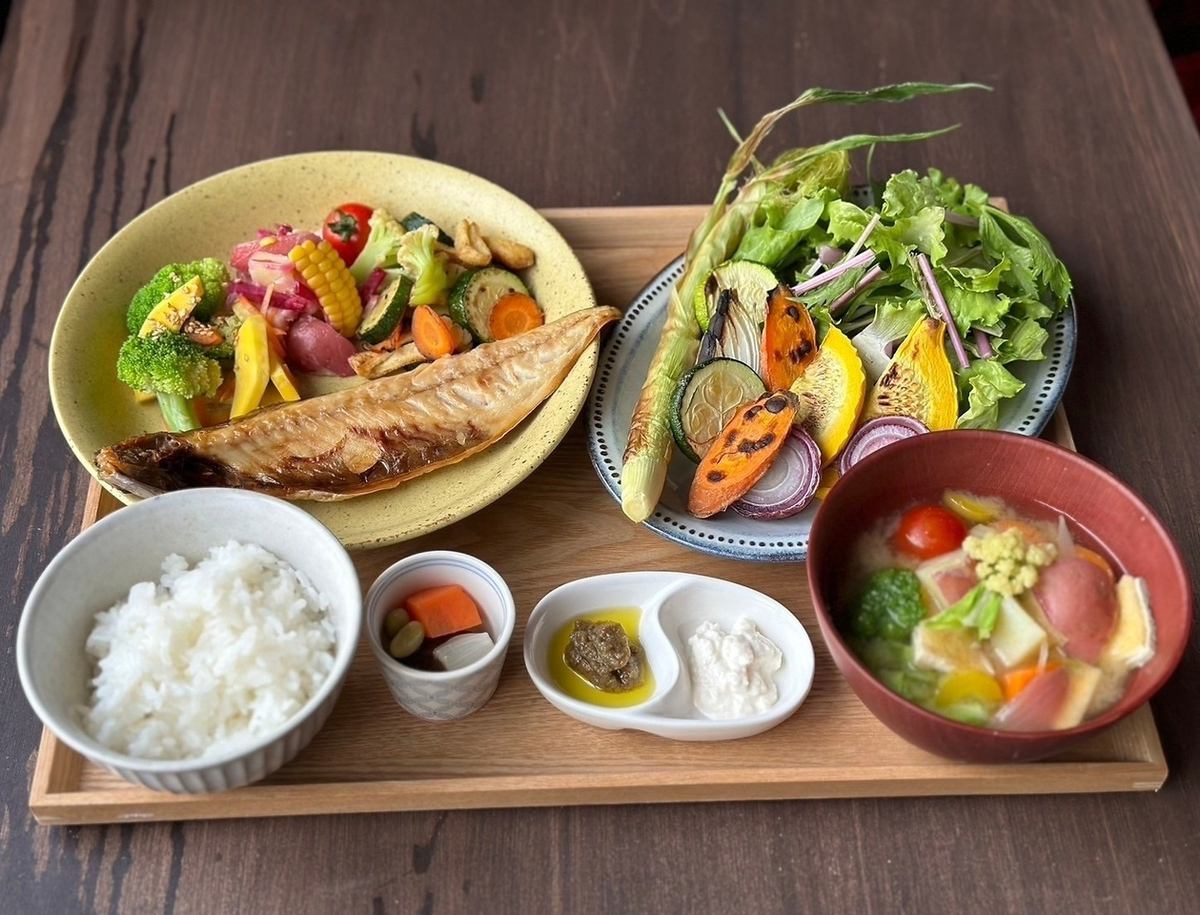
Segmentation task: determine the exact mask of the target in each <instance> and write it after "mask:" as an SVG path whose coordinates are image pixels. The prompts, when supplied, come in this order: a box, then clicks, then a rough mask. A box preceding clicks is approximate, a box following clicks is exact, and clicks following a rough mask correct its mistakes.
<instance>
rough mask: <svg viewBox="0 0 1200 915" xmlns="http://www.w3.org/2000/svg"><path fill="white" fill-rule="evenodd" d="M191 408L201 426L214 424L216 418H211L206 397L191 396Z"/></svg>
mask: <svg viewBox="0 0 1200 915" xmlns="http://www.w3.org/2000/svg"><path fill="white" fill-rule="evenodd" d="M192 409H193V410H195V411H196V419H198V420H200V425H201V426H214V425H216V420H214V419H213V417H212V415H211V414H210V413H209V410H208V398H207V397H193V398H192Z"/></svg>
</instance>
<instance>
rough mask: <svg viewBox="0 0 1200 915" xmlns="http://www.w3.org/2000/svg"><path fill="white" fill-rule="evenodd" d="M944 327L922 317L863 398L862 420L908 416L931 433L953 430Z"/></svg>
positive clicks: (954, 408)
mask: <svg viewBox="0 0 1200 915" xmlns="http://www.w3.org/2000/svg"><path fill="white" fill-rule="evenodd" d="M945 341H946V325H945V324H944V323H943V322H941V321H939V320H937V319H936V318H928V317H927V318H922V319H921V320H920V321H918V322H917V323H916V324H914V325H913V327H912V330H910V331H909V332H908V336H907V337H905V338H904V342H903V343H901V344H900V348H899V349H897V350H896V355H894V356H892V361H891V362H889V363H888V367H887V368H886V369H884V371H883V374H882V375H880V376H879V380H878V381H876V382H875V386H874V387H873V388H872V389H871V393H870V394H869V395H868V397H867V405H866V408H865V409H864V410H863V421H864V422H865V421H866V420H869V419H875V418H876V417H879V416H911V417H912V418H913V419H915V420H918V421H919V422H922V423H924V424H925V426H926V427H928V429H929V430H930V431H931V432H936V431H938V430H939V429H953V428H954V425H955V423H956V422H957V420H958V392H957V391H956V389H955V387H954V369H953V368H952V367H951V365H950V359H949V358H948V357H947V356H946V345H945Z"/></svg>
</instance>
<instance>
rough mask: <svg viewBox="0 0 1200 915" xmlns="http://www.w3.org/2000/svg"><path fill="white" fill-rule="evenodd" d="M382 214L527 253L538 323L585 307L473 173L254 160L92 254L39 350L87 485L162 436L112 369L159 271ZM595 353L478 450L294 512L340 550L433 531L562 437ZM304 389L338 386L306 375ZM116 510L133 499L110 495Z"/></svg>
mask: <svg viewBox="0 0 1200 915" xmlns="http://www.w3.org/2000/svg"><path fill="white" fill-rule="evenodd" d="M351 200H353V201H360V202H362V203H365V204H367V205H368V206H382V207H385V208H386V209H388V210H389V211H390V212H392V213H393V214H394V215H396V216H397V217H399V216H403V215H404V214H406V213H408V212H410V211H412V210H416V211H418V212H420V213H423V214H425V215H426V216H428V217H429V218H430V219H432V220H434V221H435V222H437V223H439V224H440V225H442V226H445V227H451V228H452V227H453V226H454V224H455V222H457V220H458V219H459V218H461V217H464V216H466V217H469V218H470V219H473V220H474V221H475V222H477V223H478V224H479V226H480V227H481V228H482V230H483V232H484V234H485V235H486V234H489V233H492V232H494V233H496V234H500V235H505V236H507V237H509V238H512V239H514V240H517V241H520V242H521V243H523V244H526V245H529V246H530V247H531V248H533V250H534V251H536V252H537V265H536V266H535V267H533V268H532V269H531V270H529V271H527V272H526V273H525V276H526V280H527V282H528V284H529V286H530V288H531V290H532V292H533V294H534V295H535V296H536V298H537V300H538V302H539V303H540V304H541V306H542V308H543V309H545V312H546V317H547V320H554V319H556V318H560V317H562V316H563V315H565V314H569V313H570V312H573V311H577V310H578V309H581V308H590V307H592V306H593V305H595V299H594V297H593V295H592V289H591V286H590V285H589V284H588V280H587V277H586V276H585V275H584V272H583V267H582V266H581V265H580V263H579V261H578V259H576V257H575V255H574V254H573V253H572V252H571V249H570V248H569V247H568V246H567V243H566V242H565V241H564V240H563V238H562V236H561V235H559V234H558V232H557V231H555V229H554V227H553V226H551V225H550V223H548V222H547V221H546V220H545V219H544V218H542V216H541V215H540V214H539V213H538V212H537V211H536V210H535V209H533V207H531V206H529V205H528V204H527V203H524V202H523V201H522V200H520V199H519V198H517V197H515V196H513V195H512V194H510V193H509V192H508V191H505V190H503V189H502V188H499V187H497V186H496V185H494V184H492V183H491V182H490V181H485V180H484V179H483V178H480V177H478V176H476V175H472V174H469V173H468V172H464V171H460V170H459V169H456V168H451V167H450V166H448V165H440V164H438V163H436V162H427V161H425V160H423V159H414V158H410V157H408V156H397V155H390V154H387V153H371V152H322V153H306V154H302V155H296V156H286V157H283V158H279V159H268V160H266V161H264V162H255V163H253V164H251V165H245V166H242V167H241V168H235V169H233V170H232V171H228V172H222V173H221V174H219V175H214V176H213V177H211V178H208V179H206V180H204V181H201V182H199V183H197V184H193V185H192V186H191V187H188V188H185V189H183V190H182V191H179V192H178V193H176V194H172V195H171V196H170V197H168V198H167V199H166V200H163V201H162V202H161V203H159V204H157V205H156V206H154V207H151V208H150V209H149V210H147V211H146V212H145V213H143V214H141V215H140V216H138V217H137V218H136V219H134V220H133V221H132V222H130V223H129V225H127V226H125V228H123V229H122V230H121V231H120V232H118V233H117V234H116V235H115V236H114V237H113V238H112V240H110V241H109V242H108V244H106V245H105V246H104V247H103V248H101V249H100V251H99V253H97V254H96V256H95V257H94V258H92V261H91V263H89V264H88V265H87V267H86V268H85V269H84V271H83V273H82V274H80V276H79V279H77V280H76V281H75V285H73V286H72V287H71V291H70V292H69V293H67V299H66V301H65V302H64V303H63V307H62V311H61V312H60V313H59V316H58V321H57V322H56V323H55V325H54V336H53V337H52V338H51V341H50V397H51V400H52V401H53V404H54V413H55V416H57V417H58V424H59V426H60V428H61V429H62V430H63V434H64V435H65V436H66V439H67V442H68V443H69V444H70V446H71V450H72V451H74V452H75V456H76V457H78V458H79V460H80V463H82V464H83V465H84V466H85V467H86V468H87V469H88V471H89V472H90V473H92V475H93V476H95V475H96V468H95V465H94V464H93V463H92V456H93V455H94V454H95V453H96V451H97V450H98V449H100V448H102V447H103V446H105V445H110V444H112V443H113V442H117V441H120V440H121V439H124V438H127V437H128V436H131V435H136V434H138V433H142V432H148V431H152V430H161V429H162V428H163V424H162V417H161V415H160V414H159V413H158V407H157V405H155V404H153V403H151V404H149V405H140V404H137V403H135V401H134V398H133V392H132V391H130V390H129V389H128V388H127V387H125V386H124V385H123V384H121V383H120V382H119V381H117V378H116V374H115V369H114V364H115V361H116V357H117V350H118V349H119V348H120V346H121V341H122V340H123V339H124V337H125V307H126V305H127V304H128V302H129V299H130V297H131V296H132V295H133V293H134V292H135V291H136V290H137V288H138V287H139V286H140V285H141V284H142V283H144V282H146V281H147V280H148V279H149V278H150V277H151V276H153V275H154V273H155V271H157V270H158V268H159V267H161V266H162V265H163V264H166V263H170V262H172V261H188V260H194V259H196V258H198V257H204V256H213V257H222V258H224V257H228V254H229V251H230V249H231V248H232V247H233V245H234V244H236V243H237V242H239V241H244V240H245V239H247V238H252V237H253V236H254V233H255V230H256V229H259V228H262V227H270V226H274V225H275V224H276V223H280V222H284V223H289V224H291V225H294V226H296V227H297V228H304V229H313V228H316V227H318V226H319V225H320V223H321V219H322V218H323V217H324V216H325V214H326V213H327V212H328V211H329V210H330V209H332V208H333V207H335V206H337V205H338V204H339V203H344V202H346V201H351ZM597 350H598V344H593V345H592V346H591V348H589V349H588V350H587V352H586V353H584V355H583V356H582V357H581V358H580V360H579V362H578V363H577V364H576V366H575V368H574V369H573V370H572V371H571V373H570V375H568V376H567V379H566V381H564V382H563V384H562V386H561V387H560V388H559V389H558V391H557V392H556V393H555V394H554V395H553V396H552V397H551V398H550V399H549V400H548V401H546V403H545V404H543V405H542V407H541V408H540V409H539V410H537V411H536V412H535V413H534V414H533V415H532V416H531V417H530V418H529V419H527V420H526V421H525V422H524V423H522V424H521V425H520V426H519V427H518V428H516V429H514V430H513V431H512V432H511V433H509V435H508V436H507V437H505V438H504V439H503V440H501V441H500V442H498V443H497V444H496V445H494V446H493V447H491V448H489V449H488V450H487V451H485V452H483V453H481V454H478V455H476V456H474V457H471V458H468V459H467V460H465V461H462V462H461V463H458V464H454V465H452V466H450V467H446V468H444V469H442V470H438V471H435V472H433V473H430V474H427V475H426V476H423V477H418V478H417V479H415V480H410V481H409V482H407V483H401V484H400V485H399V486H398V487H397V488H395V489H393V490H390V491H388V492H381V493H375V494H372V495H366V496H360V497H358V498H355V499H349V500H346V501H343V502H301V503H298V504H300V505H302V506H303V507H304V508H306V509H307V510H308V511H310V512H312V514H313V515H314V516H316V517H317V518H318V519H320V520H321V521H322V522H324V523H325V524H326V525H328V526H329V528H330V529H331V530H333V532H334V533H335V534H337V536H338V537H340V538H341V540H342V542H343V543H345V544H346V545H347V546H348V547H367V546H379V545H383V544H387V543H396V542H398V541H401V540H407V539H409V538H411V537H416V536H419V535H421V534H426V533H428V532H430V531H433V530H436V529H438V528H440V527H444V526H445V525H447V524H450V523H452V522H454V521H458V520H459V519H461V518H465V517H466V516H467V515H470V514H471V513H472V512H475V511H478V510H479V509H480V508H482V507H483V506H485V505H487V504H488V503H490V502H492V501H494V500H495V499H497V498H499V497H500V496H502V495H504V493H506V492H508V491H509V490H510V489H512V488H513V487H514V486H516V485H517V483H519V482H521V480H523V479H524V478H525V477H526V476H528V475H529V474H530V473H531V472H532V471H533V469H534V468H536V467H537V466H538V465H539V464H540V463H541V462H542V461H543V460H545V458H546V456H547V455H549V454H550V452H551V451H553V450H554V447H555V446H556V445H557V444H558V443H559V441H561V440H562V437H563V436H564V435H565V434H566V432H567V429H568V428H570V425H571V423H572V422H573V421H574V420H575V417H576V415H577V414H578V413H579V410H580V408H581V407H582V406H583V401H584V398H585V397H586V396H587V391H588V387H589V385H590V384H591V380H592V374H593V373H594V372H595V368H596V353H597ZM305 382H306V383H305V387H306V390H304V391H303V392H302V393H304V394H306V395H308V394H313V393H319V392H320V391H321V390H327V389H329V387H330V386H331V385H335V384H346V383H353V382H345V381H341V380H332V379H315V378H309V379H305ZM109 489H110V491H112V492H113V494H114V495H115V496H116V497H117V498H119V499H121V500H122V501H124V502H133V501H136V500H135V498H134V497H132V496H129V495H127V494H126V493H122V492H118V491H116V490H113V489H112V488H111V487H109Z"/></svg>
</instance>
